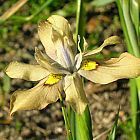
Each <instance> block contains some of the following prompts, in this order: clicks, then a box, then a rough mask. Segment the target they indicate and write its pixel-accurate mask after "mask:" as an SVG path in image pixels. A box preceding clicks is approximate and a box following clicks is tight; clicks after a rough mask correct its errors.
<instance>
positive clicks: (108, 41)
mask: <svg viewBox="0 0 140 140" xmlns="http://www.w3.org/2000/svg"><path fill="white" fill-rule="evenodd" d="M121 43H122V41H121V39H120V38H119V37H118V36H111V37H109V38H107V39H105V40H104V42H103V44H102V45H101V46H100V47H98V48H97V49H94V50H92V51H87V52H85V53H84V54H83V55H84V56H91V55H94V54H97V53H99V52H101V51H102V50H103V48H104V47H106V46H109V45H117V44H121Z"/></svg>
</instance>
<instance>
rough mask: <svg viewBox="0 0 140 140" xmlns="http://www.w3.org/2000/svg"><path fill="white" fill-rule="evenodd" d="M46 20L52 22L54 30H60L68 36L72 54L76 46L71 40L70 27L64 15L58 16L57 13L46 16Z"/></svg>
mask: <svg viewBox="0 0 140 140" xmlns="http://www.w3.org/2000/svg"><path fill="white" fill-rule="evenodd" d="M48 21H49V22H50V23H51V24H52V26H53V28H54V29H55V30H56V31H61V32H62V33H63V36H67V37H68V39H69V45H70V46H71V49H72V52H73V54H75V53H76V51H77V48H76V45H75V42H74V40H73V35H72V32H71V27H70V24H69V23H68V21H67V20H66V19H65V18H64V17H62V16H59V15H52V16H51V17H49V18H48Z"/></svg>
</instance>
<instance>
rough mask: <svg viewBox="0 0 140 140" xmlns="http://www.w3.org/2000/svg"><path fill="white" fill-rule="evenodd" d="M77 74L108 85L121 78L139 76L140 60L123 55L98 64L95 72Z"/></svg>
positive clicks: (127, 54)
mask: <svg viewBox="0 0 140 140" xmlns="http://www.w3.org/2000/svg"><path fill="white" fill-rule="evenodd" d="M78 73H79V74H80V75H81V76H83V77H85V78H87V79H88V80H90V81H92V82H95V83H100V84H108V83H111V82H113V81H116V80H118V79H122V78H135V77H137V76H140V59H139V58H136V57H134V56H133V55H131V54H129V53H123V54H121V55H120V57H119V58H112V59H110V60H108V61H105V62H104V63H103V64H99V66H98V67H97V69H95V70H91V71H85V70H79V71H78Z"/></svg>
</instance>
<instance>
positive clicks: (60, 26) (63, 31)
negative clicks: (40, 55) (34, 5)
mask: <svg viewBox="0 0 140 140" xmlns="http://www.w3.org/2000/svg"><path fill="white" fill-rule="evenodd" d="M54 31H55V33H56V32H57V34H54ZM38 35H39V37H40V40H41V42H42V44H43V45H44V47H45V50H46V53H47V54H48V55H49V56H50V57H51V58H52V59H54V60H57V51H58V50H59V46H60V45H58V44H57V43H55V42H54V38H59V39H61V40H62V41H63V37H65V36H67V38H68V44H69V48H70V49H71V51H72V53H73V54H75V53H76V45H75V43H74V41H73V37H72V33H71V29H70V25H69V23H68V21H67V20H66V19H65V18H63V17H61V16H57V15H53V16H51V17H50V18H48V20H47V21H42V22H40V23H39V25H38ZM60 43H62V42H60Z"/></svg>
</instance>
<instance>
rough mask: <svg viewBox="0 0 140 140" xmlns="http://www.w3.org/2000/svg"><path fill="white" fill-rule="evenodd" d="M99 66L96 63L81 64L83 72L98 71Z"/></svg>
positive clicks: (87, 61) (85, 61)
mask: <svg viewBox="0 0 140 140" xmlns="http://www.w3.org/2000/svg"><path fill="white" fill-rule="evenodd" d="M97 66H98V64H97V63H96V62H95V61H90V60H84V61H83V62H82V64H81V69H82V70H94V69H96V68H97Z"/></svg>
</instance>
